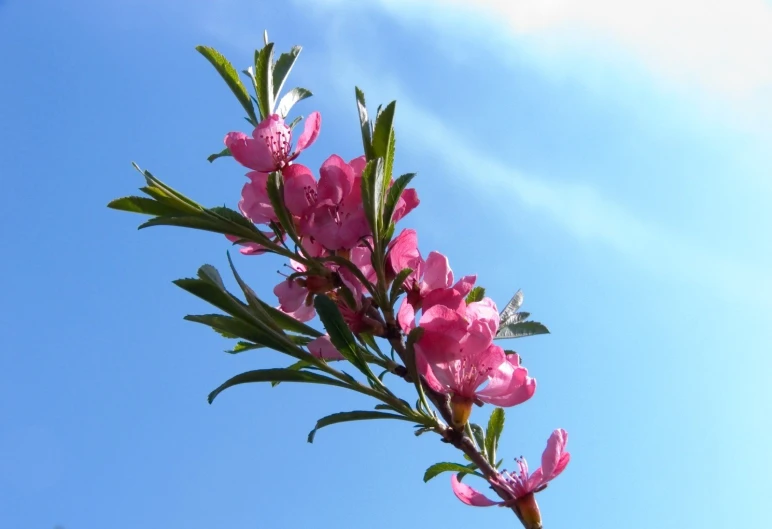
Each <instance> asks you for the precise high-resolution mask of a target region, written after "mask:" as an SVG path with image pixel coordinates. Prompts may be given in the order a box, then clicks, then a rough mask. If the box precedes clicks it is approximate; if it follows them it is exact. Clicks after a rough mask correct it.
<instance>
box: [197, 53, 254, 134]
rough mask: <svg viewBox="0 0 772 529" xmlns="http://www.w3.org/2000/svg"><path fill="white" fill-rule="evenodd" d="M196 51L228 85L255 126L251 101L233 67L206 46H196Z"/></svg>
mask: <svg viewBox="0 0 772 529" xmlns="http://www.w3.org/2000/svg"><path fill="white" fill-rule="evenodd" d="M196 50H198V52H199V53H200V54H201V55H203V56H204V57H205V58H206V60H208V61H209V62H210V63H211V64H212V66H214V68H215V70H217V73H219V74H220V77H222V78H223V80H224V81H225V82H226V83H227V84H228V87H229V88H230V89H231V91H232V92H233V95H235V96H236V99H238V100H239V103H241V106H242V107H244V110H246V111H247V115H248V116H249V119H250V121H251V122H252V124H253V125H254V126H257V123H258V120H257V116H256V115H255V109H254V107H253V106H252V100H251V99H250V98H249V92H247V89H246V87H245V86H244V84H243V83H242V82H241V79H239V75H238V73H237V72H236V69H235V68H234V67H233V65H232V64H231V63H230V62H228V60H227V59H226V58H225V57H223V55H222V54H221V53H220V52H219V51H217V50H215V49H214V48H210V47H208V46H196Z"/></svg>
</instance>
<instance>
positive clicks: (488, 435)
mask: <svg viewBox="0 0 772 529" xmlns="http://www.w3.org/2000/svg"><path fill="white" fill-rule="evenodd" d="M503 431H504V409H503V408H496V409H494V410H493V412H491V416H490V419H488V429H487V430H486V431H485V451H486V452H487V455H488V461H490V462H491V464H493V463H494V462H495V461H496V450H498V448H499V439H500V438H501V432H503Z"/></svg>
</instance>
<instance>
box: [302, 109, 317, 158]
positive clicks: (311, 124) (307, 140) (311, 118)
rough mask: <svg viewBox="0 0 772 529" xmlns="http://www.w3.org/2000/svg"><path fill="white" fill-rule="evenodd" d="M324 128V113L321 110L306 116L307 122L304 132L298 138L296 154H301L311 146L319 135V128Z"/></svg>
mask: <svg viewBox="0 0 772 529" xmlns="http://www.w3.org/2000/svg"><path fill="white" fill-rule="evenodd" d="M321 128H322V115H321V114H319V112H311V113H310V114H309V115H308V117H307V118H306V123H305V126H304V128H303V134H301V135H300V137H299V138H298V143H297V145H296V146H295V155H298V154H300V151H303V150H305V149H307V148H309V147H310V146H311V144H313V143H314V142H315V141H316V138H317V137H318V136H319V130H320V129H321Z"/></svg>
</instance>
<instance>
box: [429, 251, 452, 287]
mask: <svg viewBox="0 0 772 529" xmlns="http://www.w3.org/2000/svg"><path fill="white" fill-rule="evenodd" d="M424 283H425V284H426V288H427V289H428V290H434V289H436V288H448V287H449V286H450V285H452V284H453V271H452V270H451V269H450V264H449V263H448V258H447V257H445V256H444V255H442V254H441V253H439V252H432V253H430V254H429V257H428V258H427V259H426V270H425V271H424Z"/></svg>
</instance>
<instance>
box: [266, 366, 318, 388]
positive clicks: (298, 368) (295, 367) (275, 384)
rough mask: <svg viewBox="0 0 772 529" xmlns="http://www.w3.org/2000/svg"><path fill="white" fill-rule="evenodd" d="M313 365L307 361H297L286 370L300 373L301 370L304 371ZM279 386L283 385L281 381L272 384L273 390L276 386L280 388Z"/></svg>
mask: <svg viewBox="0 0 772 529" xmlns="http://www.w3.org/2000/svg"><path fill="white" fill-rule="evenodd" d="M312 365H313V364H311V363H309V362H307V361H305V360H298V361H297V362H295V363H294V364H291V365H289V366H287V368H286V369H289V370H291V371H300V370H301V369H304V368H306V367H311V366H312ZM279 384H281V381H279V380H276V381H274V382H271V387H272V388H275V387H276V386H278V385H279Z"/></svg>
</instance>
